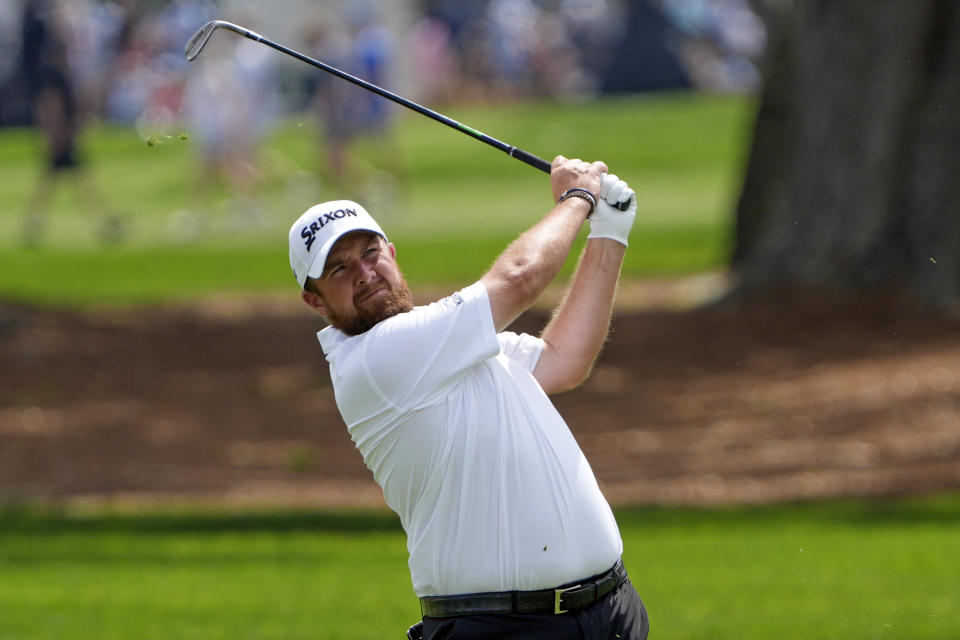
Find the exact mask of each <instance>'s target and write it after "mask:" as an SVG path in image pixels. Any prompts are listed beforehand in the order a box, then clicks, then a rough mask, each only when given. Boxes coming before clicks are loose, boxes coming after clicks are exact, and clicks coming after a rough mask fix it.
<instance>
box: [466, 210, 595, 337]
mask: <svg viewBox="0 0 960 640" xmlns="http://www.w3.org/2000/svg"><path fill="white" fill-rule="evenodd" d="M587 210H588V205H587V203H586V202H584V201H583V200H577V199H571V200H567V201H564V202H562V203H560V204H558V205H557V206H556V207H555V208H554V209H553V210H552V211H551V212H550V213H549V214H547V215H546V216H544V217H543V218H542V219H541V220H540V221H539V222H537V224H536V225H534V226H533V227H531V228H530V229H528V230H527V231H525V232H524V233H523V234H522V235H520V237H518V238H517V239H516V240H514V241H513V242H512V243H511V244H510V246H508V247H507V248H506V250H504V252H503V253H502V254H500V257H499V258H497V260H496V262H495V263H494V264H493V266H492V267H491V268H490V270H489V271H488V272H487V273H486V275H484V276H483V278H482V279H481V280H482V281H483V283H484V285H485V286H486V287H487V290H488V292H491V293H493V292H496V294H497V295H491V307H492V310H493V315H494V323H495V325H496V327H497V330H500V329H503V328H505V327H506V326H507V325H508V324H510V322H512V321H513V320H514V319H515V318H516V317H517V316H518V315H519V314H520V313H522V312H523V310H524V309H526V308H527V307H529V306H530V305H531V304H533V302H534V301H535V300H536V299H537V298H538V297H539V296H540V294H541V293H543V291H544V290H545V289H546V288H547V285H549V284H550V283H551V282H552V281H553V279H554V278H555V277H556V276H557V274H558V273H559V272H560V269H561V267H563V264H564V263H565V262H566V259H567V255H568V254H569V253H570V249H571V247H572V246H573V243H574V241H575V240H576V238H577V233H578V232H579V230H580V228H581V226H582V225H583V220H584V218H585V217H586V215H587ZM494 298H496V300H494Z"/></svg>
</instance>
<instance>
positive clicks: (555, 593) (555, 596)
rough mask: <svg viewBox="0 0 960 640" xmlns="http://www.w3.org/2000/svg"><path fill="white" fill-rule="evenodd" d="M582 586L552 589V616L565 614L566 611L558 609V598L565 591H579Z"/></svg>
mask: <svg viewBox="0 0 960 640" xmlns="http://www.w3.org/2000/svg"><path fill="white" fill-rule="evenodd" d="M582 586H583V585H580V584H575V585H573V586H572V587H566V588H564V589H554V590H553V614H554V615H560V614H561V613H566V612H567V611H568V609H561V608H560V598H561V596H563V594H564V593H566V592H567V591H573V590H574V589H579V588H580V587H582Z"/></svg>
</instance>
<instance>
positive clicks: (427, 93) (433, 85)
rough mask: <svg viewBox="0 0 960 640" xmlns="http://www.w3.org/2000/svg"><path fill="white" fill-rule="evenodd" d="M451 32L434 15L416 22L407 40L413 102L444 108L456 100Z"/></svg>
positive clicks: (457, 81) (454, 61) (443, 22)
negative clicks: (452, 100)
mask: <svg viewBox="0 0 960 640" xmlns="http://www.w3.org/2000/svg"><path fill="white" fill-rule="evenodd" d="M454 46H455V45H454V41H453V30H452V29H451V27H450V25H448V24H447V23H446V22H445V21H444V20H442V19H441V18H439V17H438V16H437V15H436V14H434V13H432V12H428V13H427V14H426V15H424V16H423V17H422V18H421V19H420V20H418V21H417V22H416V23H415V24H414V25H413V28H412V29H411V30H410V33H409V35H408V36H407V39H406V46H405V48H406V51H407V52H408V55H409V56H410V67H411V68H412V69H415V70H416V73H415V74H414V75H413V79H412V80H413V84H414V87H413V89H412V91H411V94H412V95H413V96H414V99H415V100H417V101H420V102H423V103H425V104H427V105H431V104H437V105H439V104H444V103H446V102H448V101H449V100H451V99H453V98H455V97H456V96H457V89H458V86H459V78H458V65H457V61H456V57H455V56H456V52H455V49H454Z"/></svg>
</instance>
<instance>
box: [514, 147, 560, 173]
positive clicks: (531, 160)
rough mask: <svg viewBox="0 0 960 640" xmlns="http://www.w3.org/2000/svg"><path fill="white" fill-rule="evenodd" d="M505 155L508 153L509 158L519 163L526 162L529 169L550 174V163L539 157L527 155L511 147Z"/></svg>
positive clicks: (521, 150)
mask: <svg viewBox="0 0 960 640" xmlns="http://www.w3.org/2000/svg"><path fill="white" fill-rule="evenodd" d="M507 153H509V154H510V156H511V157H513V158H516V159H517V160H519V161H521V162H526V163H527V164H528V165H530V166H531V167H534V168H536V169H540V171H543V172H544V173H550V163H549V162H547V161H546V160H544V159H543V158H541V157H539V156H535V155H533V154H532V153H528V152H526V151H524V150H523V149H518V148H516V147H511V149H510V151H508V152H507Z"/></svg>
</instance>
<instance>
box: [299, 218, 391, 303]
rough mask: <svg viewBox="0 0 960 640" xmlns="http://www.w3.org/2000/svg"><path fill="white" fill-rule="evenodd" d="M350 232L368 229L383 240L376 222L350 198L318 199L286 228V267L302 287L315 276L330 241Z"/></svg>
mask: <svg viewBox="0 0 960 640" xmlns="http://www.w3.org/2000/svg"><path fill="white" fill-rule="evenodd" d="M351 231H372V232H373V233H378V234H380V235H381V236H383V239H384V240H386V239H387V234H385V233H384V232H383V229H381V228H380V225H378V224H377V221H376V220H374V219H373V216H371V215H370V214H369V213H367V210H366V209H364V208H363V207H362V206H361V205H359V204H357V203H356V202H353V201H352V200H333V201H331V202H322V203H320V204H316V205H314V206H312V207H310V208H309V209H307V210H306V211H305V212H304V213H303V215H301V216H300V217H299V218H297V221H296V222H294V223H293V226H292V227H290V237H289V239H290V267H291V268H293V275H294V276H295V277H296V278H297V284H299V285H300V288H301V289H302V288H303V286H304V284H306V282H307V278H308V277H310V278H319V277H320V275H321V274H322V273H323V267H324V265H325V264H326V262H327V255H328V254H329V253H330V249H331V248H333V245H334V243H335V242H336V241H337V240H339V239H340V237H341V236H343V235H344V234H346V233H350V232H351Z"/></svg>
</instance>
